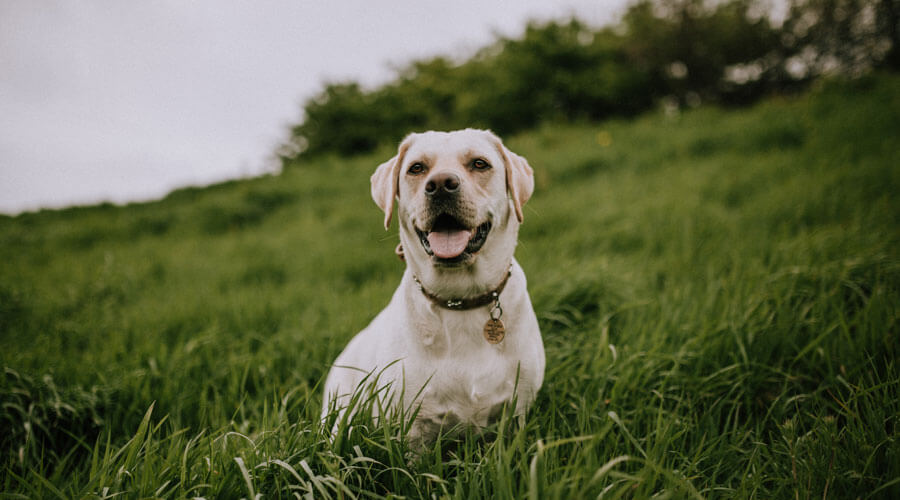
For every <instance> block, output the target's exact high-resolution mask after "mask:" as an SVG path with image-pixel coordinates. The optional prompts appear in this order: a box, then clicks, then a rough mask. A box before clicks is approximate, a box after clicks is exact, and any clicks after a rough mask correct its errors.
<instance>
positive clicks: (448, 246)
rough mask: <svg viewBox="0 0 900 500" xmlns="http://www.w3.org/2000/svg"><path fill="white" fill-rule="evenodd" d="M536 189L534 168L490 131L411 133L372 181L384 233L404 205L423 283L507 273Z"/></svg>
mask: <svg viewBox="0 0 900 500" xmlns="http://www.w3.org/2000/svg"><path fill="white" fill-rule="evenodd" d="M533 189H534V178H533V175H532V170H531V167H530V166H529V165H528V162H527V161H525V159H524V158H522V157H521V156H519V155H517V154H515V153H513V152H511V151H509V150H508V149H507V148H506V147H505V146H504V145H503V143H502V142H501V141H500V139H499V138H497V136H495V135H494V134H492V133H491V132H488V131H485V130H473V129H466V130H458V131H455V132H425V133H422V134H411V135H409V136H408V137H407V138H406V139H404V140H403V142H402V143H401V144H400V147H399V149H398V151H397V155H396V156H394V157H393V158H391V159H390V160H388V161H386V162H385V163H383V164H381V165H380V166H379V167H378V169H377V170H376V171H375V173H374V174H373V175H372V197H373V198H374V199H375V203H377V204H378V206H379V207H380V208H381V209H382V210H384V213H385V217H384V225H385V228H387V227H388V226H389V224H390V221H391V217H392V215H393V213H394V200H395V199H396V200H397V202H398V203H397V215H398V219H399V225H400V239H401V242H402V244H403V248H404V252H405V255H406V259H407V261H408V263H409V264H410V265H411V266H413V267H414V269H413V270H414V271H415V272H416V273H417V275H419V276H420V277H427V276H428V275H429V273H432V274H433V273H434V272H445V273H447V272H457V271H461V270H467V269H468V270H469V271H473V270H474V269H477V268H480V267H487V268H489V269H494V268H497V267H499V268H500V269H501V270H503V266H504V265H505V264H508V263H509V260H510V258H511V257H512V252H513V251H514V249H515V241H516V235H517V234H518V227H519V223H520V222H521V221H522V205H523V204H524V203H525V202H526V201H527V200H528V198H529V197H530V196H531V192H532V191H533Z"/></svg>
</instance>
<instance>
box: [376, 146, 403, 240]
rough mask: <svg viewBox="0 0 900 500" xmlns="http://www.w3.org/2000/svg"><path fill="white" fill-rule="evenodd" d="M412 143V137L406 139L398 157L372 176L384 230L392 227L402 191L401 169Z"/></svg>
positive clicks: (383, 165) (380, 166)
mask: <svg viewBox="0 0 900 500" xmlns="http://www.w3.org/2000/svg"><path fill="white" fill-rule="evenodd" d="M411 143H412V135H409V136H407V137H406V139H404V140H403V142H402V143H400V147H399V148H398V149H397V155H396V156H394V157H393V158H391V159H390V160H388V161H386V162H384V163H382V164H381V165H378V168H377V169H375V173H374V174H372V178H371V182H372V199H373V200H375V204H376V205H378V208H380V209H381V210H382V211H384V229H388V228H390V226H391V215H393V213H394V199H395V198H396V197H397V195H398V194H399V189H400V167H401V166H402V165H403V157H404V156H405V155H406V150H408V149H409V145H410V144H411Z"/></svg>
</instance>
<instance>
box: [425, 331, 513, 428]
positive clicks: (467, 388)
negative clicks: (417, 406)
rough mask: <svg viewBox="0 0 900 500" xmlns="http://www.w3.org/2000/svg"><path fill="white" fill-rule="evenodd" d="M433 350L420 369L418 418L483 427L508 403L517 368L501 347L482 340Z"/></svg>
mask: <svg viewBox="0 0 900 500" xmlns="http://www.w3.org/2000/svg"><path fill="white" fill-rule="evenodd" d="M457 344H463V343H462V342H458V343H457ZM479 344H480V345H479ZM437 347H438V348H437V349H435V350H433V351H432V352H431V355H429V356H426V357H425V359H424V361H425V362H424V363H423V364H422V365H420V369H421V372H420V375H421V376H424V377H425V378H426V379H427V380H428V383H427V384H426V385H425V389H424V390H423V392H422V396H421V401H422V407H421V414H422V415H423V416H426V417H439V418H441V419H444V420H450V421H461V422H467V423H472V424H476V425H486V424H487V423H488V419H489V417H490V416H491V415H492V413H494V412H495V411H496V410H497V407H498V406H499V405H502V404H503V403H504V402H507V401H509V400H511V399H512V396H513V392H514V390H515V381H516V369H517V364H516V363H514V362H512V361H511V358H510V357H509V356H508V353H505V352H504V349H503V346H494V345H491V344H488V343H487V341H485V340H484V339H480V343H479V342H472V344H471V345H456V346H453V345H449V346H437ZM440 347H445V348H444V349H441V348H440Z"/></svg>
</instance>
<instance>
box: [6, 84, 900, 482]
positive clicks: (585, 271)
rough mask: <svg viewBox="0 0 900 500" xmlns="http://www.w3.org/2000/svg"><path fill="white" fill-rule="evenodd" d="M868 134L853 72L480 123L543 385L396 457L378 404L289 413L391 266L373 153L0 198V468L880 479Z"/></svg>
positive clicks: (891, 408)
mask: <svg viewBox="0 0 900 500" xmlns="http://www.w3.org/2000/svg"><path fill="white" fill-rule="evenodd" d="M898 137H900V78H898V77H895V76H881V77H876V78H869V79H864V80H859V81H856V82H853V83H826V84H823V85H821V86H819V87H818V88H817V89H815V90H814V91H813V92H812V93H810V94H809V95H806V96H803V97H799V98H792V99H776V100H771V101H769V102H766V103H764V104H762V105H759V106H756V107H754V108H752V109H749V110H741V111H724V110H719V109H713V108H702V109H698V110H693V111H690V112H687V113H684V114H681V115H676V116H665V115H662V114H653V115H648V116H645V117H643V118H641V119H638V120H636V121H628V122H625V121H623V122H609V123H603V124H599V125H560V126H552V127H551V126H547V127H545V128H542V129H539V130H536V131H533V132H530V133H527V134H523V135H520V136H517V137H513V138H509V140H508V141H507V145H508V146H509V147H510V148H511V149H512V150H514V151H516V152H518V153H520V154H522V155H523V156H525V157H526V158H528V159H529V161H530V163H531V165H532V166H533V167H534V169H535V171H536V181H537V182H536V184H537V186H536V190H535V194H534V197H533V199H532V200H531V201H530V202H529V203H528V204H527V205H526V207H525V222H524V225H523V227H522V231H521V242H520V245H519V248H518V250H517V258H518V259H519V261H520V263H521V264H522V266H523V267H524V268H525V270H526V272H527V274H528V278H529V287H530V290H531V293H532V298H533V302H534V305H535V308H536V310H537V312H538V316H539V319H540V321H541V325H542V331H543V335H544V341H545V344H546V348H547V356H548V360H547V361H548V365H547V366H548V368H547V376H546V381H545V385H544V388H543V389H542V391H541V393H540V395H539V399H538V402H537V405H536V407H535V408H534V409H533V411H532V412H531V414H530V418H529V420H528V423H527V424H526V426H525V427H524V428H522V429H518V428H516V427H515V426H514V425H512V424H510V423H509V422H506V421H504V422H502V423H501V424H499V425H498V426H497V428H496V429H494V431H496V433H497V434H496V435H494V436H492V437H490V438H489V439H486V440H485V439H478V438H476V437H472V436H469V437H466V438H463V439H462V441H461V442H458V443H444V446H443V448H444V449H443V450H436V451H435V452H434V454H427V455H426V456H423V457H420V458H419V459H418V461H417V463H415V464H410V463H409V462H408V461H407V459H408V458H409V457H408V456H406V455H405V449H404V443H403V441H402V439H400V438H399V437H398V436H399V435H400V434H399V433H398V432H397V428H396V427H395V426H396V422H392V423H384V424H383V425H382V426H381V427H378V428H377V429H369V430H367V429H366V428H365V427H364V426H357V427H355V428H354V429H352V430H349V431H347V432H349V434H348V435H347V436H346V437H345V438H342V439H338V440H337V441H335V442H330V441H328V440H327V439H325V438H324V437H323V434H322V433H321V428H320V426H319V425H318V422H317V414H318V405H319V404H320V401H321V394H320V387H319V384H320V383H321V382H322V378H323V377H324V375H325V373H326V371H327V369H328V365H329V363H330V362H331V361H332V360H333V359H334V357H335V356H336V355H337V353H338V352H339V351H340V349H341V348H342V347H343V345H344V344H345V343H346V342H347V340H348V339H349V338H350V337H351V336H352V335H353V334H354V333H355V332H356V331H358V330H359V329H360V328H362V327H363V326H365V324H366V323H367V322H368V321H369V320H370V319H371V318H372V317H373V316H374V315H375V314H376V313H377V312H378V311H379V310H380V309H381V308H382V307H383V306H384V305H385V304H386V303H387V301H388V299H389V297H390V294H391V293H392V291H393V289H394V287H395V286H396V284H397V282H398V280H399V277H400V274H401V272H402V263H401V262H399V261H398V260H397V259H396V257H394V255H393V248H394V246H395V245H396V242H397V236H396V229H394V228H392V229H391V231H390V232H387V233H386V232H384V231H383V229H382V228H381V224H380V221H381V218H382V215H381V214H380V213H379V212H378V209H377V208H376V207H375V205H374V204H373V203H372V201H371V199H370V198H369V194H368V193H369V188H368V178H369V175H370V173H371V172H372V171H373V170H374V168H375V166H376V165H378V164H379V163H380V162H381V161H383V160H384V159H386V158H388V157H389V156H390V155H391V154H392V152H391V151H381V152H379V153H377V154H373V155H371V156H364V157H353V158H339V157H331V158H324V159H321V160H316V161H315V162H314V163H304V164H298V165H293V166H290V168H288V169H286V171H285V172H284V173H283V174H282V175H279V176H275V177H267V178H261V179H256V180H252V181H244V182H234V183H228V184H224V185H219V186H215V187H212V188H209V189H191V190H183V191H179V192H176V193H173V194H172V195H171V196H169V197H167V198H166V199H165V200H162V201H159V202H156V203H150V204H141V205H131V206H126V207H113V206H99V207H91V208H78V209H71V210H66V211H58V212H42V213H36V214H25V215H22V216H19V217H15V218H2V219H0V363H2V365H3V366H4V367H5V374H4V377H3V379H2V381H0V403H2V408H0V422H2V427H3V428H4V429H9V430H10V431H9V432H4V436H3V437H0V445H2V447H0V466H2V467H4V469H5V474H4V479H3V482H2V484H0V489H2V490H3V491H6V492H9V493H15V492H19V493H22V494H26V495H30V496H35V497H47V496H53V495H57V494H58V496H61V497H70V496H71V497H80V496H83V495H87V494H97V495H101V496H106V495H112V494H114V493H116V492H120V491H122V492H127V493H128V496H129V497H130V496H161V497H172V496H178V497H184V496H205V497H226V498H229V497H234V498H237V497H241V496H251V497H252V496H253V494H254V493H264V494H265V495H266V496H267V497H277V496H291V495H292V494H293V493H298V494H301V495H303V494H304V493H306V492H309V493H310V494H312V495H314V496H317V497H323V496H331V495H333V496H354V497H360V496H368V495H375V496H388V495H391V494H392V495H408V496H411V497H420V496H431V495H432V494H433V495H436V496H446V497H455V498H477V497H485V498H521V497H525V496H531V497H532V498H573V497H596V496H598V495H599V494H601V493H603V494H604V495H605V496H604V497H605V498H606V497H613V498H620V497H626V498H632V497H635V498H646V497H649V496H651V495H653V494H655V493H661V492H664V493H668V494H671V495H674V496H675V497H687V496H691V497H698V496H699V497H729V498H785V497H795V496H797V497H799V498H807V497H817V498H818V497H822V496H824V495H823V493H824V494H828V493H830V494H832V495H833V496H835V497H849V496H851V495H852V496H853V497H857V496H859V497H863V498H865V497H866V496H867V495H870V494H871V495H872V496H873V497H884V498H888V497H891V496H893V497H895V498H896V497H898V496H900V367H898V364H897V361H896V360H897V354H898V346H900V339H898V317H900V251H898V245H900V203H898V193H900V168H898V167H897V158H900V141H898ZM148 409H150V411H148ZM123 471H124V472H123Z"/></svg>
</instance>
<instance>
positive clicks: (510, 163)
mask: <svg viewBox="0 0 900 500" xmlns="http://www.w3.org/2000/svg"><path fill="white" fill-rule="evenodd" d="M491 136H492V137H493V139H494V140H495V141H496V142H497V145H498V147H499V148H500V154H501V155H502V156H503V161H504V162H506V190H507V191H509V197H510V198H512V201H513V206H514V207H515V209H516V218H517V219H518V220H519V222H522V219H523V214H522V205H524V204H525V202H526V201H528V199H529V198H531V193H533V192H534V170H532V168H531V165H529V164H528V160H526V159H525V158H523V157H521V156H519V155H517V154H515V153H513V152H512V151H510V150H509V149H507V148H506V146H504V145H503V142H502V141H501V140H500V138H498V137H497V136H495V135H494V134H491Z"/></svg>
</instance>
